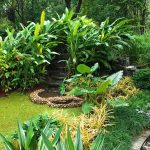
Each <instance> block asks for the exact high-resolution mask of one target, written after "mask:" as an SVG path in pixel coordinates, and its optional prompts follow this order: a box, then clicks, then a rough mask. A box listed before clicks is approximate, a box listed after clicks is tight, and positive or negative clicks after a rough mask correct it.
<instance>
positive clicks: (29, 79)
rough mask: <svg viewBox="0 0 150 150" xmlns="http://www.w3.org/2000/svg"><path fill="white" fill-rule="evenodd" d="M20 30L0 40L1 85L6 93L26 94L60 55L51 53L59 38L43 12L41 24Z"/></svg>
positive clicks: (11, 32) (8, 32)
mask: <svg viewBox="0 0 150 150" xmlns="http://www.w3.org/2000/svg"><path fill="white" fill-rule="evenodd" d="M45 24H46V25H45ZM21 26H22V30H20V31H19V32H18V33H17V34H15V33H14V30H12V31H10V30H7V34H8V36H7V37H6V38H5V39H4V40H2V38H1V40H0V62H2V63H1V64H0V68H1V71H0V80H1V81H0V85H1V86H2V88H3V89H4V90H5V91H9V90H12V89H15V88H21V89H23V90H25V89H28V88H30V87H32V86H34V85H35V84H38V83H39V82H41V81H42V80H43V78H44V76H45V74H46V66H47V65H49V64H50V62H51V61H52V59H53V57H54V55H55V54H57V53H55V52H53V51H52V48H53V47H55V46H56V45H57V43H58V42H57V36H56V35H54V34H53V33H54V32H55V30H54V28H53V24H51V26H50V24H48V22H45V13H44V12H42V15H41V21H40V24H39V23H37V24H35V23H33V22H31V23H30V24H29V25H28V26H27V27H24V26H23V25H21ZM55 33H56V32H55Z"/></svg>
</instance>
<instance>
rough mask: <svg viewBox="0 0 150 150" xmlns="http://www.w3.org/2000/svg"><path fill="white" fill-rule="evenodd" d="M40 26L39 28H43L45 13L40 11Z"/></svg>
mask: <svg viewBox="0 0 150 150" xmlns="http://www.w3.org/2000/svg"><path fill="white" fill-rule="evenodd" d="M40 21H41V22H40V25H41V27H43V26H44V21H45V11H42V14H41V20H40Z"/></svg>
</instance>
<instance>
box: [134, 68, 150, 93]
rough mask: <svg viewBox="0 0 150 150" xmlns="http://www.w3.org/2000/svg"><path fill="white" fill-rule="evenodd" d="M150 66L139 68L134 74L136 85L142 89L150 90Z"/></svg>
mask: <svg viewBox="0 0 150 150" xmlns="http://www.w3.org/2000/svg"><path fill="white" fill-rule="evenodd" d="M149 76H150V68H144V69H139V70H138V71H137V72H135V74H134V75H133V81H134V83H135V85H136V86H137V87H139V88H141V89H145V90H150V78H149Z"/></svg>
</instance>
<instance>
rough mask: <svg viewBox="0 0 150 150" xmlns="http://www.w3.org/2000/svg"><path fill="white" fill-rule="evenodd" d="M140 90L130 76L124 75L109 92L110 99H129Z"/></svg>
mask: <svg viewBox="0 0 150 150" xmlns="http://www.w3.org/2000/svg"><path fill="white" fill-rule="evenodd" d="M138 92H139V89H137V88H136V87H135V85H134V83H133V80H132V79H131V78H130V77H124V78H123V79H122V80H121V81H119V83H118V84H117V85H116V86H115V87H114V88H113V89H112V90H110V91H109V92H108V94H107V98H108V99H115V98H121V99H123V100H127V99H128V98H130V97H131V96H135V95H136V94H137V93H138Z"/></svg>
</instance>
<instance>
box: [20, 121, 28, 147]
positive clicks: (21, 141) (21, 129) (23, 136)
mask: <svg viewBox="0 0 150 150" xmlns="http://www.w3.org/2000/svg"><path fill="white" fill-rule="evenodd" d="M18 140H19V143H20V148H21V150H25V142H26V138H25V132H24V130H23V128H22V125H21V123H20V122H19V121H18Z"/></svg>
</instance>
